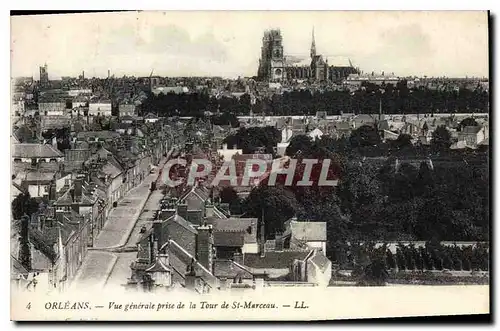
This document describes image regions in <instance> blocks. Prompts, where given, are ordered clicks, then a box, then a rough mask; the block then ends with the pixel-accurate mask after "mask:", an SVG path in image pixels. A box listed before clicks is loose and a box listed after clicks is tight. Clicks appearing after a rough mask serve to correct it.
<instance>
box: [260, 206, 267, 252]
mask: <svg viewBox="0 0 500 331" xmlns="http://www.w3.org/2000/svg"><path fill="white" fill-rule="evenodd" d="M265 244H266V236H265V221H264V208H262V216H261V220H260V242H259V246H260V247H259V251H260V257H264V256H265V255H266V252H265Z"/></svg>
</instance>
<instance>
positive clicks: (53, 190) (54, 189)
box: [49, 183, 57, 201]
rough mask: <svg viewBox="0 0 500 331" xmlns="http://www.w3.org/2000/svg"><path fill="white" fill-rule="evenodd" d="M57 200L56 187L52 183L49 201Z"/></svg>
mask: <svg viewBox="0 0 500 331" xmlns="http://www.w3.org/2000/svg"><path fill="white" fill-rule="evenodd" d="M55 200H57V191H56V185H54V183H51V184H50V186H49V201H55Z"/></svg>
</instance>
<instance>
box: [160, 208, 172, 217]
mask: <svg viewBox="0 0 500 331" xmlns="http://www.w3.org/2000/svg"><path fill="white" fill-rule="evenodd" d="M173 215H175V209H174V208H171V207H170V206H167V208H164V209H163V208H162V210H161V211H160V219H162V220H166V219H169V218H170V217H172V216H173Z"/></svg>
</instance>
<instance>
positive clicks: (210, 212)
mask: <svg viewBox="0 0 500 331" xmlns="http://www.w3.org/2000/svg"><path fill="white" fill-rule="evenodd" d="M212 216H214V205H213V203H212V202H211V201H209V200H207V204H206V205H205V217H212Z"/></svg>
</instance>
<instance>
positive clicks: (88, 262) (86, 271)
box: [71, 251, 117, 290]
mask: <svg viewBox="0 0 500 331" xmlns="http://www.w3.org/2000/svg"><path fill="white" fill-rule="evenodd" d="M116 260H117V256H116V255H115V254H113V253H109V252H103V251H89V252H88V253H87V256H86V257H85V260H84V261H83V263H82V265H81V267H80V269H79V270H78V273H77V275H76V277H75V280H74V281H73V283H72V284H71V287H73V288H75V289H78V290H80V289H87V288H89V287H102V286H104V284H105V282H106V279H107V277H108V274H109V273H110V272H111V269H112V268H113V266H114V264H115V263H116Z"/></svg>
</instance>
